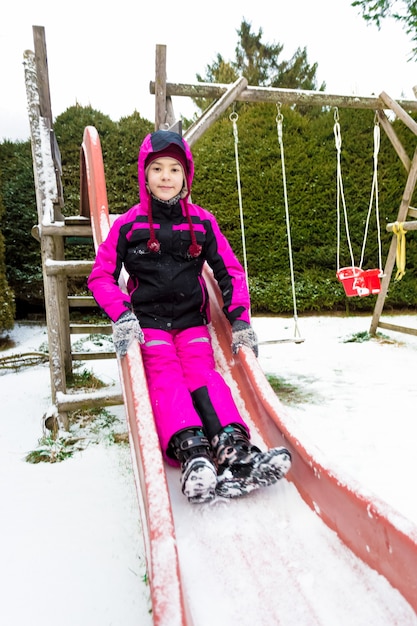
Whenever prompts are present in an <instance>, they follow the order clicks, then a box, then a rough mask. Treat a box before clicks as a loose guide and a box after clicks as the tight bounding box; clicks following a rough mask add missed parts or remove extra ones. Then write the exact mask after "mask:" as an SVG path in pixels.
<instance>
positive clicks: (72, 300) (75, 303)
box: [68, 296, 97, 307]
mask: <svg viewBox="0 0 417 626" xmlns="http://www.w3.org/2000/svg"><path fill="white" fill-rule="evenodd" d="M68 304H69V306H71V307H84V306H86V307H96V306H97V302H96V301H95V300H94V298H93V296H68Z"/></svg>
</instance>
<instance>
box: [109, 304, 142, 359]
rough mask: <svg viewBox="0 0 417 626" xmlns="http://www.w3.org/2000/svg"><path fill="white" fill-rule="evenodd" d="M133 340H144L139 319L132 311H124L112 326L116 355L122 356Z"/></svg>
mask: <svg viewBox="0 0 417 626" xmlns="http://www.w3.org/2000/svg"><path fill="white" fill-rule="evenodd" d="M134 341H138V342H139V343H144V342H145V337H144V334H143V331H142V329H141V327H140V324H139V320H138V318H137V317H136V315H135V314H134V313H132V311H125V312H124V313H122V315H121V316H120V317H119V319H118V320H117V322H115V323H114V326H113V343H114V349H115V350H116V354H117V356H120V357H122V356H124V355H125V354H126V352H127V351H128V349H129V346H130V344H131V343H133V342H134Z"/></svg>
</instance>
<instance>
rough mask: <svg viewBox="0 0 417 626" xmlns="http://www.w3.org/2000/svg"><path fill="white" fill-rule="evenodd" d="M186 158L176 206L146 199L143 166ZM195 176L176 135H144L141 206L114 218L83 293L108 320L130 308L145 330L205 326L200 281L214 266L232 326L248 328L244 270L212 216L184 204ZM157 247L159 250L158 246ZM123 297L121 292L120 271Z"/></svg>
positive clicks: (205, 299) (206, 304)
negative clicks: (174, 156) (173, 153)
mask: <svg viewBox="0 0 417 626" xmlns="http://www.w3.org/2000/svg"><path fill="white" fill-rule="evenodd" d="M178 148H180V149H181V151H182V152H183V154H184V157H183V159H182V161H183V163H184V164H185V165H186V171H185V177H186V181H185V183H186V184H185V185H184V188H183V193H182V194H181V196H182V197H181V198H180V199H179V200H178V202H176V203H175V204H173V205H171V204H168V203H164V202H161V201H159V200H157V199H156V198H153V197H151V195H150V193H149V191H148V189H147V185H146V166H145V163H146V160H147V159H148V161H149V156H150V155H151V154H153V153H155V152H158V153H161V156H162V154H163V152H164V150H165V151H166V150H170V149H172V150H174V149H175V150H178ZM193 176H194V162H193V157H192V154H191V150H190V148H189V146H188V144H187V142H186V141H185V140H183V139H182V138H181V136H180V135H178V134H177V133H174V132H171V131H164V130H159V131H156V132H154V133H152V134H150V135H147V136H146V137H145V139H144V141H143V143H142V145H141V148H140V151H139V159H138V179H139V195H140V204H136V205H135V206H133V207H132V208H131V209H130V210H129V211H127V212H126V213H125V214H123V215H121V216H120V217H118V218H117V219H116V220H115V222H114V224H113V225H112V227H111V229H110V232H109V234H108V237H107V239H106V240H105V241H104V242H103V243H102V244H101V245H100V247H99V249H98V251H97V256H96V260H95V263H94V267H93V270H92V272H91V274H90V276H89V278H88V287H89V289H90V290H91V292H92V293H93V296H94V298H95V300H96V301H97V303H98V305H99V306H100V307H101V308H102V309H103V310H104V311H105V312H106V314H107V315H108V316H109V317H110V319H111V320H113V321H116V320H117V319H118V318H119V317H120V315H122V313H124V312H125V311H127V310H132V311H134V312H135V314H136V315H137V317H138V319H139V321H140V324H141V325H142V326H143V327H144V328H159V329H161V330H171V329H178V328H179V329H183V328H189V327H192V326H199V325H202V324H207V323H208V322H209V321H210V317H209V315H210V314H209V302H208V294H207V289H206V285H205V282H204V278H203V276H202V270H203V266H204V263H205V262H206V261H207V263H208V265H209V266H210V267H211V268H212V270H213V273H214V276H215V278H216V280H217V282H218V284H219V287H220V289H221V293H222V297H223V303H224V307H223V311H224V313H225V315H226V317H227V319H228V320H229V322H230V323H231V324H232V323H233V322H234V321H235V320H243V321H245V322H249V306H250V302H249V293H248V288H247V284H246V277H245V273H244V270H243V268H242V265H241V264H240V262H239V261H238V259H237V257H236V256H235V254H234V253H233V251H232V249H231V247H230V244H229V243H228V241H227V239H226V238H225V237H224V235H223V234H222V233H221V231H220V228H219V226H218V224H217V221H216V219H215V217H214V216H213V215H212V214H211V213H210V212H209V211H207V210H205V209H203V208H202V207H200V206H198V205H196V204H192V203H190V202H189V200H188V198H189V195H190V190H191V184H192V181H193ZM155 242H156V244H155ZM123 267H124V268H125V269H126V271H127V273H128V275H129V280H128V283H127V293H126V292H125V291H124V290H122V289H121V288H120V286H119V279H120V276H121V272H122V268H123Z"/></svg>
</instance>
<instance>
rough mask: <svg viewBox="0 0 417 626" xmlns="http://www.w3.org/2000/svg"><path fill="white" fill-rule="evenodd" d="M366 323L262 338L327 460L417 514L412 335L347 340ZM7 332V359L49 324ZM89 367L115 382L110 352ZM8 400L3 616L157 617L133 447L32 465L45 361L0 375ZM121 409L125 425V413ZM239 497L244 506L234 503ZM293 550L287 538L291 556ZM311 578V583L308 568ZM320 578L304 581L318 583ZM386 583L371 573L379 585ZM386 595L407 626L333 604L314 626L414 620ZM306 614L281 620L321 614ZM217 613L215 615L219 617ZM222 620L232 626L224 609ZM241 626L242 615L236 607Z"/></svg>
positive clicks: (45, 397) (2, 484) (2, 496)
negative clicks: (296, 339) (296, 336)
mask: <svg viewBox="0 0 417 626" xmlns="http://www.w3.org/2000/svg"><path fill="white" fill-rule="evenodd" d="M384 319H387V318H384ZM395 323H401V324H405V325H407V326H411V327H415V326H416V327H417V317H416V316H402V317H396V318H395ZM369 324H370V318H369V317H351V318H347V317H307V318H302V319H301V320H299V329H300V332H301V334H302V336H303V337H304V338H305V341H304V342H303V343H301V344H294V343H275V344H266V343H265V344H263V345H261V347H260V357H259V358H260V362H261V365H262V367H263V369H264V371H265V372H266V373H267V374H274V375H275V376H277V377H278V378H280V379H282V380H284V381H285V382H286V383H288V384H291V385H293V386H294V387H295V391H294V392H293V393H290V394H289V398H291V397H292V398H293V400H292V401H291V404H290V405H289V406H288V409H287V411H288V413H289V415H290V416H291V417H292V418H293V419H294V420H295V421H296V422H297V423H298V424H299V425H301V427H302V429H303V430H304V432H305V434H306V438H307V439H309V440H310V441H311V442H312V443H314V446H316V447H317V448H319V449H320V450H321V451H322V452H323V453H324V454H325V455H326V456H327V457H328V459H329V463H330V464H331V465H334V466H336V467H337V468H338V470H339V471H341V472H342V473H343V474H350V475H351V476H352V477H353V478H354V479H355V480H358V481H359V482H360V483H362V484H363V485H364V486H366V488H367V489H369V490H371V491H373V492H374V493H375V494H377V495H378V496H379V497H380V498H382V499H383V500H385V501H387V502H388V503H390V504H391V505H393V506H394V507H395V508H397V509H398V510H399V511H400V512H401V513H402V514H403V515H405V516H406V517H408V518H409V519H412V520H414V521H415V522H416V523H417V502H416V499H415V498H414V497H411V495H410V494H413V493H414V488H413V483H412V482H411V481H412V477H413V476H415V474H416V471H417V459H416V457H415V453H414V450H415V438H416V437H415V436H416V431H417V425H415V421H414V409H413V403H414V398H415V397H416V398H417V390H416V388H415V386H413V385H412V380H411V375H412V374H411V373H412V371H413V369H412V368H413V365H414V363H415V357H416V351H417V337H412V336H410V335H405V334H399V333H394V332H391V331H381V333H383V335H384V336H385V337H387V339H386V340H383V341H381V340H380V341H377V340H371V341H365V342H362V343H360V342H347V341H346V340H347V339H349V338H350V337H351V336H352V335H355V334H356V333H361V332H364V331H367V330H368V329H369ZM254 326H255V328H256V330H257V332H258V336H259V339H260V341H261V342H266V341H270V340H273V339H282V338H290V337H292V335H293V323H292V320H283V319H281V318H255V320H254ZM11 338H12V339H14V341H15V346H14V347H11V348H9V349H8V350H7V351H5V352H2V353H1V354H0V356H4V355H7V354H10V353H18V352H19V353H24V352H29V351H32V350H38V349H39V346H40V345H41V344H42V343H44V342H45V341H46V331H45V328H44V327H42V326H38V325H28V324H22V325H17V326H16V327H15V329H14V330H13V331H12V333H11ZM86 366H87V367H89V368H90V367H94V371H95V372H96V373H97V375H99V376H100V378H102V379H103V380H105V382H107V383H109V384H115V385H117V384H118V372H117V366H116V362H115V361H111V362H110V361H109V362H104V361H95V362H90V363H87V364H86ZM0 397H1V399H2V402H1V413H0V420H1V428H0V502H2V515H1V518H0V554H1V555H2V559H1V565H0V588H1V590H2V602H1V603H0V623H1V624H7V626H23V625H25V626H26V624H31V625H32V626H38V625H39V626H41V625H42V626H52V625H54V626H57V625H58V626H133V625H138V624H140V625H141V626H147V625H148V624H149V625H150V624H151V623H152V619H151V615H150V613H149V589H148V586H147V584H146V565H145V559H144V550H143V544H142V540H141V535H140V520H139V513H138V507H137V502H136V493H135V487H134V484H133V473H132V469H131V463H130V453H129V450H128V448H127V447H126V446H120V445H117V446H116V445H114V444H110V443H109V441H108V440H106V439H103V441H101V442H100V443H99V444H91V445H89V446H88V447H87V448H86V449H85V450H83V451H82V452H78V453H76V454H75V455H74V457H73V458H71V459H67V460H65V461H63V462H61V463H55V464H49V463H39V464H29V463H27V462H25V460H24V459H25V456H26V454H27V453H28V452H29V451H32V450H34V449H35V448H36V447H37V444H38V440H39V438H40V437H41V436H42V429H41V417H42V415H43V413H45V411H46V410H47V408H48V407H49V404H50V383H49V368H48V365H47V364H40V365H37V366H35V367H27V368H24V369H22V370H20V371H19V372H13V371H8V370H0ZM295 397H296V398H297V402H295V401H294V398H295ZM300 398H301V399H300ZM284 401H286V398H284ZM113 412H114V413H115V414H116V415H117V416H118V417H120V418H121V419H122V420H123V409H122V408H116V409H113ZM175 473H176V471H175V470H172V471H170V474H169V480H170V482H171V483H173V489H174V490H175V483H176V481H177V476H176V475H175ZM289 487H291V488H292V486H291V485H289ZM270 489H275V488H270ZM276 490H277V496H278V497H279V493H281V494H282V500H281V501H282V502H284V503H285V504H286V505H288V507H289V508H291V507H293V508H294V509H296V507H295V506H294V502H293V499H292V496H291V493H290V491H288V489H287V487H286V488H285V489H284V490H283V488H282V487H281V486H277V487H276ZM280 490H281V491H280ZM278 492H279V493H278ZM182 500H183V499H182V496H181V497H179V498H178V503H175V502H174V505H175V507H176V509H177V510H178V511H179V513H181V515H183V516H185V517H184V518H183V520H184V521H183V523H182V525H181V527H180V528H179V541H180V543H181V541H184V542H186V541H187V536H188V533H189V528H195V526H196V519H195V516H196V515H197V513H196V512H195V511H191V510H189V506H188V503H185V502H183V501H182ZM255 505H256V506H255ZM236 506H238V507H239V506H241V503H238V504H236V505H235V503H233V507H234V508H235V507H236ZM297 506H298V505H297ZM250 509H254V510H255V509H257V511H258V516H259V512H262V515H265V516H269V515H273V514H274V515H276V514H279V513H272V512H270V510H269V509H270V507H269V504H268V503H267V501H266V500H265V502H264V501H263V497H262V496H254V498H253V502H251V503H250V505H245V515H244V516H243V518H244V519H246V517H247V518H248V520H249V521H247V520H246V522H245V523H246V525H247V524H248V523H249V524H250V519H251V518H250V514H249V511H250ZM236 513H237V511H236ZM291 513H292V517H289V518H287V517H286V516H284V517H283V518H282V519H281V520H280V521H279V523H280V524H281V526H282V527H285V525H288V524H292V525H293V524H294V517H296V518H298V519H299V522H298V523H299V524H300V526H301V527H303V528H304V529H305V527H306V525H308V524H309V523H311V522H310V521H309V520H311V519H312V518H311V517H310V515H307V514H306V513H305V512H304V509H300V510H298V508H297V509H296V510H292V511H291ZM242 514H243V511H242V510H241V509H239V515H241V516H242ZM255 514H256V511H255ZM207 515H209V513H207ZM228 516H229V517H230V514H228V513H227V511H226V512H224V511H223V512H222V511H220V512H219V511H218V512H217V515H216V518H215V519H216V524H212V525H211V527H212V532H213V533H214V535H213V537H215V536H216V533H217V532H220V531H219V530H218V528H217V524H221V523H222V520H223V523H224V521H225V519H227V517H228ZM268 519H269V518H268ZM188 523H189V524H190V526H187V524H188ZM205 523H207V516H206V520H205ZM311 525H312V526H314V525H315V523H313V524H311ZM246 530H248V529H247V528H246ZM184 532H185V536H184V537H182V534H184ZM286 532H288V528H287V529H286ZM194 540H195V538H194V537H192V538H191V541H194ZM285 545H286V544H285V542H284V543H283V544H282V546H281V547H280V549H281V550H282V551H283V552H285ZM310 547H311V546H310ZM208 548H210V546H208ZM306 549H307V546H306V548H305V550H306ZM208 554H210V551H209V552H208ZM186 558H191V557H188V556H187V557H186ZM343 558H344V559H345V560H346V558H347V557H346V556H344V557H343ZM311 567H313V561H312V564H311ZM320 567H321V568H322V569H323V571H324V570H325V569H326V563H323V562H320ZM355 567H356V569H357V566H355ZM363 575H365V574H363ZM236 576H238V574H237V573H235V577H236ZM310 576H311V574H310ZM332 576H333V577H337V574H336V572H334V571H332ZM304 577H305V578H306V579H308V578H309V577H308V576H306V575H305V572H304ZM299 578H300V577H298V578H297V584H298V585H299V584H300V579H299ZM314 580H315V578H314V577H313V578H311V580H310V579H309V580H308V581H307V582H308V584H309V586H310V587H313V581H314ZM235 584H237V585H239V586H240V588H242V585H243V588H244V586H245V584H246V585H250V581H247V580H246V581H243V580H242V581H239V580H237V581H235ZM378 584H379V583H376V582H375V581H374V580H373V582H372V585H373V586H374V587H375V588H376V587H377V586H378ZM323 589H324V591H325V589H326V588H325V587H323ZM382 592H383V594H384V595H385V596H386V597H388V598H391V596H390V595H389V594H390V590H386V589H385V587H384V588H383V591H382ZM315 593H316V591H315ZM356 593H358V592H357V591H356ZM363 593H364V603H366V602H368V601H369V596H370V593H369V588H368V589H366V585H365V590H364V591H363ZM391 593H393V595H392V598H393V599H392V601H391V600H389V601H390V602H391V603H392V613H393V614H394V615H397V616H398V615H402V618H400V621H393V620H392V618H389V619H388V618H386V621H383V620H382V618H381V619H380V620H379V621H373V622H371V621H369V619H368V618H367V621H363V622H360V621H359V620H357V621H356V622H355V619H354V615H353V616H352V615H350V616H349V615H344V616H343V615H341V614H340V606H338V604H337V602H335V603H334V605H333V609H334V614H333V615H329V614H328V613H329V611H330V609H329V608H328V607H327V608H326V611H324V615H326V617H327V622H326V620H323V622H320V623H329V624H330V625H333V624H335V623H338V624H339V625H340V624H343V623H347V624H351V623H355V624H356V626H357V625H358V624H359V623H361V624H362V623H363V624H364V626H365V624H367V626H368V625H369V624H371V623H374V624H375V625H376V626H385V625H386V626H388V624H389V626H391V625H392V624H393V623H398V624H400V626H408V625H410V626H411V625H412V624H413V625H414V624H417V618H415V616H414V615H410V613H409V612H408V611H407V608H406V607H405V608H404V606H403V603H402V601H401V600H398V597H397V596H398V594H397V592H391ZM396 594H397V595H396ZM327 597H328V594H327ZM365 597H366V600H365ZM325 601H326V594H325V593H324V599H323V602H325ZM327 601H328V600H327ZM375 601H376V602H377V601H378V599H377V598H376V600H375ZM294 602H295V600H294V598H290V599H289V603H290V604H292V605H294ZM398 607H399V608H398ZM284 608H285V607H283V609H284ZM399 611H400V612H399ZM401 611H404V612H401ZM318 612H319V613H320V614H321V612H320V611H318ZM289 614H291V612H289ZM303 615H304V614H301V617H300V615H298V617H297V619H295V621H294V622H292V621H291V619H289V620H287V621H285V622H284V623H285V624H286V625H287V626H295V625H296V624H297V626H310V624H311V623H316V622H310V621H307V618H305V615H304V617H303ZM212 617H213V616H212ZM236 617H237V615H236ZM294 617H295V614H294ZM352 617H353V619H352V621H347V620H350V619H351V618H352ZM210 619H211V618H210ZM215 621H216V622H217V623H219V624H220V623H221V622H219V621H218V619H217V618H216V619H215ZM202 623H203V621H202ZM207 623H208V624H210V623H213V622H210V621H209V622H207ZM227 623H228V624H230V626H235V624H234V623H233V619H232V620H231V619H230V617H229V620H228V622H227ZM235 623H236V624H243V622H242V619H241V616H240V617H239V619H238V621H236V622H235ZM250 623H253V621H252V622H250ZM258 623H259V624H260V626H272V624H273V622H271V624H269V623H268V624H266V623H265V624H263V623H262V620H261V621H258ZM317 623H319V622H317ZM196 626H200V625H199V624H196Z"/></svg>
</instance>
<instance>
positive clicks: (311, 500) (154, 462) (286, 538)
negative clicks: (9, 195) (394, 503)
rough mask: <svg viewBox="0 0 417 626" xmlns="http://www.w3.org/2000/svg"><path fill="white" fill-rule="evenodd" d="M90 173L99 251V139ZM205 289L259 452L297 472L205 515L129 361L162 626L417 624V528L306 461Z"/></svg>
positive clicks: (130, 415) (85, 181) (129, 399)
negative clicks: (281, 454) (186, 491)
mask: <svg viewBox="0 0 417 626" xmlns="http://www.w3.org/2000/svg"><path fill="white" fill-rule="evenodd" d="M81 171H82V174H81V196H82V202H83V204H82V213H83V215H86V214H88V213H89V214H90V216H91V222H92V229H93V236H94V241H95V245H96V247H97V246H98V245H99V243H100V242H101V241H102V240H103V239H104V238H105V236H106V234H107V232H108V229H109V214H108V205H107V194H106V186H105V178H104V168H103V161H102V154H101V147H100V140H99V137H98V133H97V131H96V129H95V128H93V127H87V128H86V129H85V132H84V138H83V144H82V168H81ZM205 278H206V281H207V283H208V287H209V292H210V297H211V302H212V336H213V344H214V348H215V355H216V362H217V365H218V367H219V369H220V370H221V371H222V373H223V375H224V376H225V378H226V380H227V382H228V383H229V385H230V387H231V389H232V392H233V394H234V397H235V400H236V402H237V404H238V407H239V409H240V410H241V412H242V415H243V416H244V418H245V419H246V421H247V422H248V424H249V425H250V426H251V428H252V436H253V439H254V441H255V443H258V445H260V446H261V447H263V448H265V447H270V446H275V445H282V444H285V446H286V447H288V448H289V449H290V451H291V453H292V456H293V467H292V469H291V471H290V472H289V474H288V480H286V479H284V480H282V481H280V482H279V483H278V484H277V485H274V486H272V487H268V488H267V489H264V490H261V491H259V492H256V493H253V494H251V495H250V496H248V497H246V498H241V499H237V500H233V501H224V500H218V501H215V502H214V503H213V504H209V505H205V506H191V505H190V504H189V503H188V501H187V500H186V498H184V496H183V495H182V494H181V492H180V488H179V472H178V470H176V469H174V468H170V467H167V466H165V464H164V463H163V460H162V455H161V452H160V449H159V445H158V439H157V435H156V432H155V427H154V422H153V416H152V410H151V407H150V402H149V396H148V392H147V387H146V381H145V375H144V371H143V365H142V359H141V354H140V349H139V347H138V346H132V347H131V348H130V349H129V352H128V354H127V356H126V357H124V358H123V359H122V360H119V369H120V375H121V384H122V389H123V395H124V401H125V407H126V413H127V420H128V428H129V434H130V441H131V447H132V457H133V465H134V470H135V474H136V484H137V491H138V499H139V505H140V508H141V517H142V525H143V529H144V534H145V546H146V552H147V554H146V556H147V565H148V573H149V581H150V590H151V599H152V605H153V619H154V624H158V625H163V626H165V625H166V626H175V625H176V624H178V625H180V626H185V625H187V626H190V625H191V624H194V625H195V626H205V625H206V624H207V626H209V625H210V626H211V624H213V623H228V624H239V625H241V626H245V624H254V623H257V624H261V625H263V624H265V626H266V625H268V626H269V625H270V624H277V625H279V624H283V625H284V624H285V626H288V625H292V624H302V625H303V626H304V625H306V626H307V625H308V626H310V625H314V624H318V625H319V624H320V625H329V626H334V624H335V623H337V624H338V626H343V624H346V625H349V626H350V625H351V624H355V625H362V624H363V625H364V626H365V625H366V626H370V625H372V624H375V625H377V626H383V625H385V624H386V625H387V626H388V625H390V626H391V625H393V624H401V625H403V624H404V625H405V624H406V625H410V626H411V625H414V624H415V625H416V626H417V615H416V611H417V577H416V575H415V572H416V571H417V528H416V527H415V525H413V524H412V523H411V522H408V521H407V520H405V519H403V518H402V517H401V516H400V515H398V514H397V513H396V512H395V511H393V510H391V509H390V508H389V507H388V506H387V505H385V503H382V502H378V501H376V500H375V499H373V498H372V497H370V496H369V494H367V493H365V492H363V491H362V490H361V489H360V488H359V487H358V486H357V485H353V484H351V483H349V482H347V481H346V480H344V478H343V477H341V476H339V475H337V474H336V473H335V472H333V471H332V469H331V468H328V467H326V463H325V461H323V459H320V455H319V454H318V453H317V451H315V450H311V449H310V450H307V449H306V447H305V445H303V443H302V442H303V435H302V433H297V432H296V429H295V427H294V424H292V423H291V421H290V420H289V419H288V417H287V416H286V415H285V409H284V408H283V407H282V405H281V404H280V402H279V400H278V399H277V398H276V396H275V394H274V392H273V390H272V389H271V387H270V385H269V383H268V382H267V380H266V378H265V376H264V374H263V372H262V370H261V369H260V367H259V365H258V362H257V360H256V358H255V356H254V355H253V354H252V353H251V351H250V350H247V349H245V348H244V349H242V350H241V351H240V353H239V355H237V356H233V355H232V354H231V350H230V343H231V338H230V329H229V328H228V325H227V323H225V318H224V316H223V313H222V311H221V302H220V300H219V295H218V291H217V289H216V285H215V281H214V279H213V277H212V275H211V272H210V270H209V269H207V270H206V272H205ZM364 589H366V596H365V598H366V600H365V601H364V593H363V591H364Z"/></svg>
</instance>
